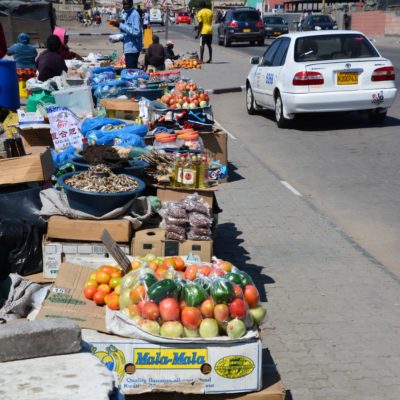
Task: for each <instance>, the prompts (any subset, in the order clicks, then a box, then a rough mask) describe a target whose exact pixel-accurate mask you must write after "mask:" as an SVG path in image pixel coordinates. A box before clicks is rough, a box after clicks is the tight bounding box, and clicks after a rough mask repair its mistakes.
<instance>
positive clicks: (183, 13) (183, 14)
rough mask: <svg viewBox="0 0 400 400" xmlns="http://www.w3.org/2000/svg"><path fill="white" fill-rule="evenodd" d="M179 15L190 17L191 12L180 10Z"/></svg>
mask: <svg viewBox="0 0 400 400" xmlns="http://www.w3.org/2000/svg"><path fill="white" fill-rule="evenodd" d="M179 16H180V17H188V16H189V14H188V13H187V12H180V13H179Z"/></svg>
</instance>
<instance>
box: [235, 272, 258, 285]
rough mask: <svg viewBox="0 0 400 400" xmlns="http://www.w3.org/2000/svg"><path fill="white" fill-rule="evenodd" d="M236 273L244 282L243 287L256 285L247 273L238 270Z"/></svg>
mask: <svg viewBox="0 0 400 400" xmlns="http://www.w3.org/2000/svg"><path fill="white" fill-rule="evenodd" d="M235 273H236V274H237V275H239V276H240V278H241V280H242V284H241V286H242V287H244V286H246V285H254V282H253V279H251V277H250V275H249V274H248V273H247V272H244V271H239V270H238V271H236V272H235Z"/></svg>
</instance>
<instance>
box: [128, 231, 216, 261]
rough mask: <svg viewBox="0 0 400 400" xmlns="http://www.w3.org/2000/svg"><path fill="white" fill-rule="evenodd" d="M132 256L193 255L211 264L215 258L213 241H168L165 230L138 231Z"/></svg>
mask: <svg viewBox="0 0 400 400" xmlns="http://www.w3.org/2000/svg"><path fill="white" fill-rule="evenodd" d="M131 252H132V255H133V256H140V257H144V256H145V255H146V254H148V253H152V254H154V255H155V256H156V257H164V256H187V255H188V254H190V253H192V254H193V255H197V256H199V257H200V259H201V260H202V261H204V262H210V261H211V257H212V256H213V241H212V240H185V241H184V242H179V241H177V240H166V239H165V230H163V229H143V230H141V231H137V232H136V234H135V238H134V239H133V241H132V250H131Z"/></svg>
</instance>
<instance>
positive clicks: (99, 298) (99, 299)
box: [93, 290, 106, 306]
mask: <svg viewBox="0 0 400 400" xmlns="http://www.w3.org/2000/svg"><path fill="white" fill-rule="evenodd" d="M104 297H106V293H104V292H103V291H102V290H96V293H95V294H94V295H93V300H94V302H95V303H96V304H97V305H98V306H102V305H103V304H104Z"/></svg>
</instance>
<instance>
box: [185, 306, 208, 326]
mask: <svg viewBox="0 0 400 400" xmlns="http://www.w3.org/2000/svg"><path fill="white" fill-rule="evenodd" d="M202 319H203V318H202V316H201V312H200V310H199V309H198V308H197V307H185V308H184V309H183V310H182V315H181V320H182V324H183V326H186V328H189V329H196V328H198V327H199V326H200V324H201V321H202Z"/></svg>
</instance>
